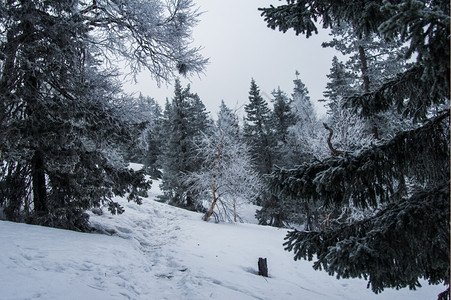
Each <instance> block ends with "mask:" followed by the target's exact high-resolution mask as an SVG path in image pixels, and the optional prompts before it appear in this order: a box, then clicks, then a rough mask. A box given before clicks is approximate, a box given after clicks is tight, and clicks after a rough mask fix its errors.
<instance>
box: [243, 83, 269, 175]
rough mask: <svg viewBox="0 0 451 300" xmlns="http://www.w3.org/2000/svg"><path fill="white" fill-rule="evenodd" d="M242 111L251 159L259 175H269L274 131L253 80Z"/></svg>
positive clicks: (264, 104) (265, 106)
mask: <svg viewBox="0 0 451 300" xmlns="http://www.w3.org/2000/svg"><path fill="white" fill-rule="evenodd" d="M244 110H245V111H246V117H245V124H244V136H245V138H246V139H247V141H248V144H249V146H250V151H251V156H252V159H253V161H254V164H255V166H256V168H257V170H258V172H259V173H260V174H269V173H271V171H272V167H273V162H274V155H273V152H274V145H275V143H274V132H273V131H274V129H273V124H272V118H271V110H270V109H269V107H268V103H267V102H266V101H265V100H264V99H263V97H262V96H261V95H260V89H259V87H258V86H257V84H256V83H255V80H254V79H252V80H251V88H250V91H249V104H247V105H245V107H244Z"/></svg>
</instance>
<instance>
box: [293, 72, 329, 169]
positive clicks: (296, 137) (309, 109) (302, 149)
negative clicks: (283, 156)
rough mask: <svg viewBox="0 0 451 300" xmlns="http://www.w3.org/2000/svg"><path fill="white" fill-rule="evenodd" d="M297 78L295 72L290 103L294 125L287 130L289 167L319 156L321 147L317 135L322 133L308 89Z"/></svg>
mask: <svg viewBox="0 0 451 300" xmlns="http://www.w3.org/2000/svg"><path fill="white" fill-rule="evenodd" d="M298 76H299V72H297V71H296V79H295V80H293V83H294V88H293V94H292V101H291V111H292V112H293V115H294V124H293V125H292V126H290V127H289V128H288V132H289V135H288V143H287V148H288V157H287V163H289V164H290V165H296V164H300V163H302V162H305V161H307V160H309V159H311V158H313V157H314V156H315V155H319V153H320V150H319V149H320V147H321V146H323V145H321V144H322V141H321V138H320V136H321V135H319V132H321V133H322V132H323V131H322V130H321V129H320V127H319V124H320V123H319V122H318V120H317V118H316V113H315V110H314V108H313V105H312V102H311V101H310V96H309V92H308V89H307V87H306V86H305V84H304V83H303V82H302V80H301V79H300V78H299V77H298ZM320 130H321V131H320ZM320 156H321V155H320Z"/></svg>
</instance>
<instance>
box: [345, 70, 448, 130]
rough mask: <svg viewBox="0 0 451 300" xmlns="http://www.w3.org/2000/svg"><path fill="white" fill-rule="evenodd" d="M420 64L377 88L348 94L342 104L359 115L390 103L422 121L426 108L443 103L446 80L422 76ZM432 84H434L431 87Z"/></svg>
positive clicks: (399, 110)
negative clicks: (356, 111)
mask: <svg viewBox="0 0 451 300" xmlns="http://www.w3.org/2000/svg"><path fill="white" fill-rule="evenodd" d="M425 72H426V70H425V68H424V67H422V66H419V65H417V66H415V67H413V68H411V69H409V70H408V71H406V72H404V73H401V74H399V75H398V76H397V77H396V78H394V79H392V80H390V81H388V82H386V83H385V84H383V85H382V86H381V87H380V88H379V89H378V90H376V91H371V92H368V93H364V94H362V95H354V96H351V97H348V100H349V101H345V106H346V107H353V108H354V109H355V110H358V111H359V112H360V113H361V115H362V116H365V117H369V116H371V115H374V114H376V113H379V112H382V111H387V110H388V109H389V108H391V107H392V106H393V105H394V106H395V107H396V108H397V110H398V112H399V113H403V114H404V115H405V116H408V117H411V118H413V119H414V121H422V120H424V119H425V118H426V117H427V114H428V113H429V108H430V107H431V106H433V105H441V104H444V103H445V102H446V101H447V99H448V96H449V84H447V83H446V81H443V80H442V81H440V82H438V81H439V80H438V79H437V78H435V77H434V78H431V77H427V76H424V73H425ZM432 87H435V88H432Z"/></svg>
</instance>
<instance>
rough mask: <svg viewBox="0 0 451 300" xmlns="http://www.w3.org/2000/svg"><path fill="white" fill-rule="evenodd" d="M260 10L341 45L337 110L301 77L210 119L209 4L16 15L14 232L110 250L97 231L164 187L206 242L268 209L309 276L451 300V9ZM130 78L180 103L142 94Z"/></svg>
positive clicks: (6, 121) (4, 103)
mask: <svg viewBox="0 0 451 300" xmlns="http://www.w3.org/2000/svg"><path fill="white" fill-rule="evenodd" d="M237 9H239V8H237ZM255 10H256V13H258V14H261V17H262V19H264V21H265V22H266V24H267V26H268V27H269V28H268V29H267V30H279V31H281V32H280V34H285V33H286V32H287V31H294V32H295V33H296V35H299V37H298V38H299V39H302V38H308V37H310V36H311V35H313V34H315V33H317V32H318V29H319V28H318V27H319V26H321V27H324V28H325V29H328V30H330V39H329V40H325V41H324V42H323V44H322V46H323V47H324V48H332V49H334V50H335V51H336V52H337V56H335V57H334V58H333V60H332V61H331V68H330V72H329V74H327V78H328V83H327V86H325V87H324V91H323V98H322V99H314V100H313V99H311V97H310V95H309V87H308V86H306V85H305V84H304V82H303V81H302V79H303V76H306V74H302V73H301V72H298V71H296V72H293V85H292V90H289V91H284V90H281V88H280V87H277V86H274V90H273V92H272V94H271V95H270V97H267V96H266V95H264V94H263V93H262V92H261V90H260V87H259V83H258V82H257V81H256V80H254V78H249V90H248V93H247V94H243V95H242V97H243V99H247V102H246V104H245V105H244V106H242V107H229V106H227V105H226V103H225V102H224V101H221V95H218V99H217V101H218V105H217V111H216V112H208V111H207V110H206V108H205V105H204V103H203V102H202V101H203V100H202V99H201V98H200V97H199V96H198V94H197V93H196V91H195V90H192V89H191V87H190V85H189V84H188V85H183V84H182V83H181V80H180V78H182V77H183V78H184V77H187V78H189V77H192V76H197V75H198V74H201V73H203V72H205V70H206V69H208V58H205V57H203V56H202V55H201V53H200V50H201V49H200V48H196V47H194V46H193V45H192V30H193V28H194V27H195V25H196V24H197V22H198V21H199V16H200V13H199V11H198V10H197V8H196V3H195V1H192V0H171V1H163V0H147V1H141V0H128V1H121V0H92V1H88V0H86V1H83V0H78V1H76V0H58V1H57V0H53V1H52V0H46V1H37V0H7V1H1V2H0V19H1V22H0V69H1V73H0V99H1V100H0V219H2V220H4V221H7V222H3V221H2V222H1V223H0V227H2V226H4V228H6V227H5V226H6V225H3V224H10V223H9V222H17V223H26V224H30V225H40V226H46V227H53V228H59V229H68V230H71V231H77V232H84V233H90V234H92V235H94V236H95V234H94V233H98V232H100V231H102V230H99V226H98V223H97V222H98V221H93V220H92V219H94V220H97V219H98V218H99V217H100V216H102V217H104V216H106V215H108V216H109V217H111V214H112V215H114V216H112V217H111V219H108V222H110V223H111V222H112V223H114V222H115V220H116V218H119V217H120V215H126V214H127V213H128V212H129V210H130V209H129V208H127V207H132V205H133V206H137V207H139V206H140V205H144V204H143V203H144V202H145V201H147V200H148V198H149V194H148V193H149V191H150V190H151V189H152V190H153V189H155V188H156V187H158V189H159V191H160V193H159V194H158V195H156V196H155V199H154V200H156V201H157V202H158V203H159V204H156V205H160V204H161V205H163V204H165V205H169V206H171V207H172V206H173V207H177V208H179V209H182V210H183V211H185V210H186V212H184V213H181V212H179V213H177V215H178V216H192V215H188V213H189V214H190V213H192V212H195V213H198V215H199V216H201V217H200V219H201V224H204V226H207V225H208V224H211V223H214V224H216V223H219V224H220V223H228V224H230V223H231V224H236V223H239V224H241V223H243V222H246V218H245V216H247V215H248V209H249V207H252V208H253V210H252V212H251V215H252V216H253V217H254V218H255V221H256V223H257V224H258V225H256V226H261V227H275V228H279V229H283V230H285V231H284V236H285V238H284V240H283V241H281V242H280V244H278V245H275V247H279V248H281V249H282V250H284V252H286V253H288V254H289V255H290V257H291V258H294V260H296V261H292V264H293V265H294V266H296V265H297V264H300V263H301V262H300V261H302V260H306V261H313V269H314V270H317V272H321V271H322V272H323V273H327V274H329V275H333V276H334V277H336V278H338V279H340V280H344V279H349V278H359V279H363V280H364V281H365V282H364V283H366V284H367V286H368V288H369V289H370V290H371V291H372V292H374V293H375V294H377V295H378V296H379V295H383V294H384V292H385V290H387V289H392V288H394V289H404V288H406V289H411V290H415V289H417V288H419V287H420V286H422V284H421V283H420V281H421V282H423V285H424V283H426V284H430V285H441V286H439V288H440V293H439V294H438V295H434V296H435V297H438V298H439V299H449V280H450V268H449V266H450V231H449V229H450V201H449V200H450V165H449V164H450V157H449V149H450V146H449V145H450V139H449V138H450V133H449V130H450V125H449V124H450V120H449V114H450V103H449V94H450V91H449V85H450V56H449V49H450V39H449V38H450V27H449V24H450V16H449V15H450V3H449V1H426V0H406V1H395V0H384V1H383V0H371V1H325V0H306V1H301V0H287V1H281V2H280V4H279V5H278V6H270V7H265V8H258V7H256V8H255ZM124 64H125V65H127V66H128V70H129V73H130V74H129V75H130V76H136V75H137V74H138V73H139V72H141V70H143V69H146V70H147V71H149V72H150V74H151V76H152V79H154V80H156V81H157V82H158V83H160V84H161V83H169V84H173V87H174V89H173V94H172V95H168V96H167V98H166V102H165V103H159V102H158V101H157V100H156V99H154V98H153V97H150V96H144V95H142V94H127V93H125V92H124V91H123V89H122V86H121V80H120V76H121V72H122V70H121V66H123V65H124ZM318 100H319V101H321V102H323V103H324V105H325V107H326V108H327V114H326V115H325V116H318V115H317V113H316V112H315V110H314V106H313V104H312V103H313V101H318ZM131 163H132V164H134V165H140V166H142V168H131V167H130V164H131ZM118 199H126V201H125V202H124V201H120V200H118ZM129 202H130V203H129ZM125 206H127V207H125ZM169 206H168V207H169ZM158 207H160V206H158ZM125 208H127V209H125ZM182 210H180V211H182ZM142 211H145V209H142ZM149 211H150V210H149ZM177 211H178V210H177ZM152 213H153V212H152ZM196 216H197V215H196ZM153 217H154V218H157V217H158V214H155V215H154V216H153ZM149 218H152V216H149ZM187 218H189V217H187ZM171 220H172V219H171ZM187 222H188V221H187ZM110 223H108V224H110ZM179 223H180V225H179V226H181V227H183V226H184V225H183V224H184V223H183V220H179ZM96 224H97V225H96ZM8 226H9V225H8ZM161 226H163V225H161ZM161 229H163V228H161ZM103 233H106V232H105V231H103ZM106 234H108V233H106ZM231 234H233V233H231ZM113 235H114V233H113ZM57 236H59V235H57ZM98 236H103V235H98ZM102 238H103V237H102ZM223 238H224V239H226V237H223ZM0 243H1V242H0ZM282 243H283V244H282ZM141 244H142V243H141ZM141 246H142V245H141ZM236 247H239V245H237V246H236ZM298 260H299V261H298ZM270 271H271V270H270ZM181 272H185V271H181ZM105 276H106V273H105ZM171 276H172V275H171ZM0 281H2V278H1V277H0ZM366 284H364V285H365V287H366ZM394 295H396V292H395V294H394ZM185 296H186V295H185ZM260 296H261V295H260ZM395 297H396V296H395ZM0 298H1V294H0ZM129 298H130V297H129ZM131 298H139V297H131ZM257 298H258V297H257ZM18 299H19V298H18ZM139 299H141V298H139ZM142 299H145V298H142ZM162 299H163V298H162ZM166 299H171V297H170V296H169V298H166ZM179 299H181V298H179ZM246 299H247V298H246ZM249 299H256V298H249ZM258 299H262V298H258Z"/></svg>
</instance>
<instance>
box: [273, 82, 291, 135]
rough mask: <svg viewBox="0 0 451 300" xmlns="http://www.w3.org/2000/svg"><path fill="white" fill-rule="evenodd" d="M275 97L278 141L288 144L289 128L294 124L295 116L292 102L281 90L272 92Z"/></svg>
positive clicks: (274, 112)
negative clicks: (292, 110)
mask: <svg viewBox="0 0 451 300" xmlns="http://www.w3.org/2000/svg"><path fill="white" fill-rule="evenodd" d="M272 95H273V97H274V100H273V101H274V110H273V119H274V121H273V122H274V124H275V125H274V127H275V130H276V133H275V134H276V139H277V141H278V142H280V143H286V142H287V135H288V127H290V126H291V125H293V124H294V115H293V113H292V112H291V106H290V105H291V103H292V100H290V99H289V98H288V96H287V95H286V94H285V93H284V92H283V91H282V90H281V89H280V87H279V88H278V89H277V90H274V91H273V92H272Z"/></svg>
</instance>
